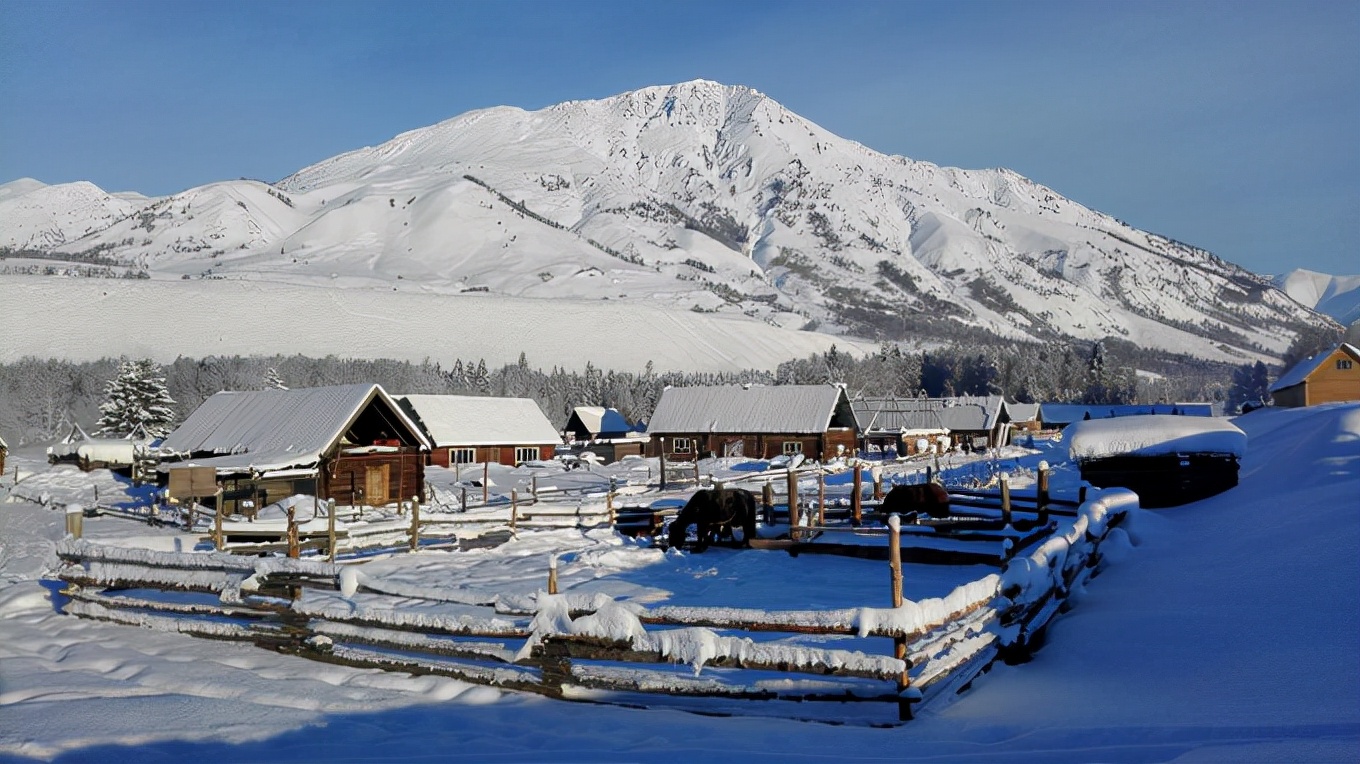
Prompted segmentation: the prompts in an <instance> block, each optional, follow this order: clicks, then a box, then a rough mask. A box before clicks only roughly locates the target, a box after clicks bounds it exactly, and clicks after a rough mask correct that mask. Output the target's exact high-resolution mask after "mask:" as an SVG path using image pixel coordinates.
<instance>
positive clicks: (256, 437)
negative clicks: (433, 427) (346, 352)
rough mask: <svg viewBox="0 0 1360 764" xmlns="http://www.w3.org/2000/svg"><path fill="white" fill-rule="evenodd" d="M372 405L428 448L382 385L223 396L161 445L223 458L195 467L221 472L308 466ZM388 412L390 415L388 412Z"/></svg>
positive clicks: (202, 408) (174, 450)
mask: <svg viewBox="0 0 1360 764" xmlns="http://www.w3.org/2000/svg"><path fill="white" fill-rule="evenodd" d="M370 402H372V403H374V404H377V405H382V406H384V407H385V408H386V409H388V410H389V411H390V415H391V419H392V421H393V424H394V426H396V425H400V426H403V427H405V428H407V429H408V430H409V431H410V436H411V438H412V439H413V440H415V441H416V442H417V443H419V444H421V445H423V446H425V447H426V448H429V447H430V443H429V441H428V440H427V439H426V437H425V435H424V433H422V432H421V431H420V428H419V427H418V426H416V423H415V422H414V421H412V420H411V418H410V417H408V416H407V415H406V412H404V411H402V409H401V407H400V406H398V405H397V404H396V402H395V401H393V400H392V398H391V397H390V396H389V395H388V394H387V392H386V391H385V390H383V389H382V387H381V386H380V385H375V384H361V385H339V386H336V387H312V388H300V389H295V390H258V391H250V392H230V391H225V392H220V393H217V394H215V395H213V396H212V397H210V398H208V400H206V401H204V402H203V405H201V406H199V407H198V408H197V409H196V410H195V411H194V413H192V414H190V415H189V418H188V419H186V420H184V424H181V425H180V426H179V427H178V428H176V429H175V431H174V432H172V433H170V435H169V436H167V437H166V439H165V441H164V442H163V443H162V444H161V449H162V450H163V451H168V452H171V453H175V454H204V453H208V454H219V456H214V457H208V458H203V459H195V460H194V461H193V463H194V464H196V465H200V466H204V467H216V468H218V469H219V470H221V469H231V468H237V469H253V470H277V469H286V468H289V467H310V466H313V465H315V464H316V463H317V462H318V461H320V459H321V455H322V454H323V453H325V452H326V451H327V450H329V449H330V448H331V447H332V446H333V445H335V444H336V443H337V442H338V441H339V440H340V438H341V437H342V436H343V435H344V434H345V431H346V430H347V429H348V428H349V427H350V426H351V425H352V424H353V422H354V420H355V419H356V418H357V417H358V416H359V414H360V413H361V412H362V411H363V410H364V408H365V407H366V406H368V405H369V404H370ZM385 413H386V412H385Z"/></svg>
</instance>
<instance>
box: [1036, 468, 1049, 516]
mask: <svg viewBox="0 0 1360 764" xmlns="http://www.w3.org/2000/svg"><path fill="white" fill-rule="evenodd" d="M1036 502H1037V503H1038V505H1039V525H1047V524H1048V462H1039V488H1038V493H1037V498H1036Z"/></svg>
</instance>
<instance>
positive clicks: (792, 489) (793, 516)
mask: <svg viewBox="0 0 1360 764" xmlns="http://www.w3.org/2000/svg"><path fill="white" fill-rule="evenodd" d="M785 481H786V483H787V485H788V491H789V538H791V539H793V540H794V541H797V540H798V473H797V472H794V471H793V470H792V469H790V470H789V472H788V475H787V476H786V477H785Z"/></svg>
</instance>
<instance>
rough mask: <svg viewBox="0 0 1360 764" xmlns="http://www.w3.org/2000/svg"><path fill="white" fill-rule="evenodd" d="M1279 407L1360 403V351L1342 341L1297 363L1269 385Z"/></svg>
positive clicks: (1273, 398) (1272, 397)
mask: <svg viewBox="0 0 1360 764" xmlns="http://www.w3.org/2000/svg"><path fill="white" fill-rule="evenodd" d="M1270 397H1271V400H1273V401H1274V402H1275V405H1276V406H1286V407H1290V408H1294V407H1298V406H1316V405H1317V404H1319V403H1333V402H1336V401H1360V349H1357V348H1356V347H1355V346H1354V345H1352V344H1350V343H1348V342H1342V343H1340V344H1338V345H1336V346H1335V347H1333V348H1331V349H1330V350H1326V351H1323V352H1321V353H1318V354H1317V355H1315V356H1313V357H1311V358H1307V359H1305V360H1303V361H1300V362H1298V363H1297V364H1295V365H1294V366H1293V367H1291V368H1290V369H1289V370H1287V371H1286V372H1285V373H1284V374H1282V375H1281V376H1280V378H1279V380H1277V381H1276V382H1275V384H1273V385H1271V386H1270Z"/></svg>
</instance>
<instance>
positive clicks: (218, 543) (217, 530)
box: [213, 486, 224, 552]
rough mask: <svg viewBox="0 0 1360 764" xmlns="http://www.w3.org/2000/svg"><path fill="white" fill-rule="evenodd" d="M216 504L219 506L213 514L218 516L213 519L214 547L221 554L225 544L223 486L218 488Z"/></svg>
mask: <svg viewBox="0 0 1360 764" xmlns="http://www.w3.org/2000/svg"><path fill="white" fill-rule="evenodd" d="M214 503H215V504H216V505H217V511H216V512H214V513H213V514H214V515H216V517H214V518H213V546H214V547H216V548H217V551H219V552H220V551H222V545H223V543H224V540H223V538H222V486H218V487H217V496H216V497H215V500H214Z"/></svg>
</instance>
